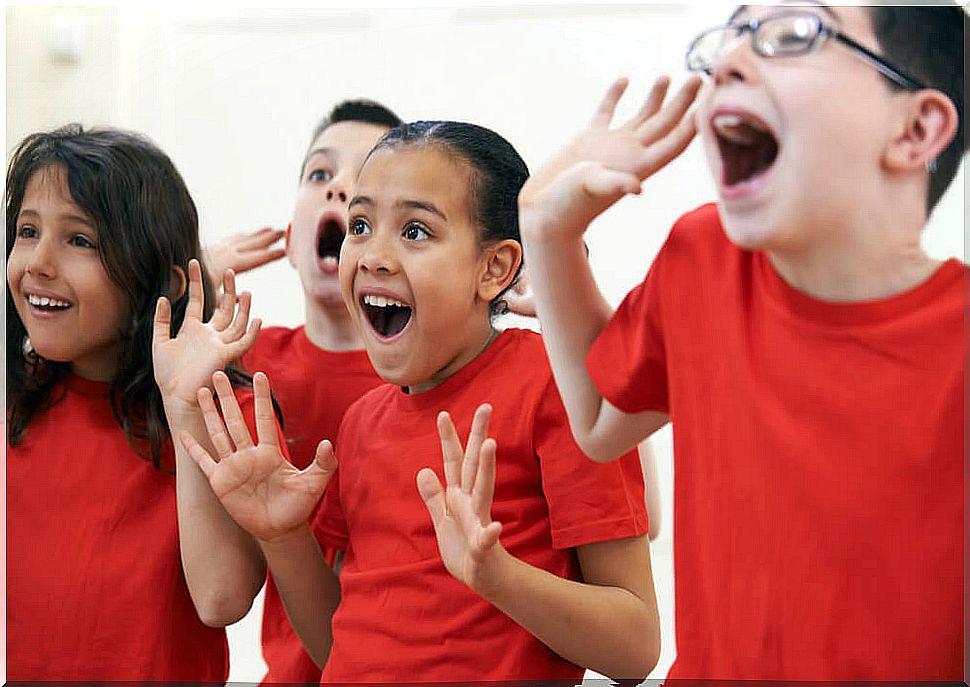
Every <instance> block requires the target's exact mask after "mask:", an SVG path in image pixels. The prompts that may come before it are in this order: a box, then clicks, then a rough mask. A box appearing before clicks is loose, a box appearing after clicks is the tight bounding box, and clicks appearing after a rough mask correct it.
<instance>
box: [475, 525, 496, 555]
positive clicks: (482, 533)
mask: <svg viewBox="0 0 970 687" xmlns="http://www.w3.org/2000/svg"><path fill="white" fill-rule="evenodd" d="M501 534H502V523H500V522H491V523H489V524H488V527H485V528H483V529H481V530H479V532H478V543H477V545H476V547H475V548H477V549H478V550H479V551H480V552H485V551H488V550H489V549H490V548H492V547H493V546H495V545H496V544H497V543H498V540H499V536H500V535H501Z"/></svg>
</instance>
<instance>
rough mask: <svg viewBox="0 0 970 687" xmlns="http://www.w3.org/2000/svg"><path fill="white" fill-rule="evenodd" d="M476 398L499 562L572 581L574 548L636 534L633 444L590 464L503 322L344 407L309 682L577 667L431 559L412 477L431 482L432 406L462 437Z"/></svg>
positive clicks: (435, 462)
mask: <svg viewBox="0 0 970 687" xmlns="http://www.w3.org/2000/svg"><path fill="white" fill-rule="evenodd" d="M485 402H488V403H490V404H492V407H493V414H492V420H491V424H490V431H489V434H490V436H492V437H494V438H495V439H496V441H497V442H498V457H497V460H498V464H497V468H496V484H495V499H494V503H493V505H492V517H493V518H494V519H495V520H497V521H499V522H501V523H502V535H501V542H502V544H503V545H504V546H505V547H506V549H508V551H509V552H510V553H511V554H512V555H513V556H516V557H517V558H519V559H521V560H523V561H525V562H527V563H530V564H532V565H535V566H538V567H540V568H544V569H545V570H548V571H550V572H552V573H553V574H556V575H559V576H561V577H566V578H569V579H573V580H579V579H580V570H579V564H578V561H577V558H576V553H575V549H574V547H576V546H580V545H583V544H589V543H593V542H597V541H607V540H612V539H619V538H622V537H631V536H638V535H641V534H644V533H646V532H647V514H646V509H645V508H644V501H643V475H642V473H641V470H640V463H639V460H638V458H637V455H636V452H635V451H634V452H631V453H630V454H628V455H626V456H624V457H623V458H622V459H620V460H619V461H616V462H614V463H610V464H608V465H597V464H596V463H593V462H592V461H590V460H589V459H588V458H587V457H586V456H585V455H584V454H583V453H582V452H581V451H580V450H579V448H578V447H577V446H576V444H575V442H574V441H573V438H572V434H571V433H570V431H569V425H568V423H567V420H566V414H565V410H564V409H563V406H562V402H561V401H560V399H559V395H558V394H557V392H556V388H555V385H554V382H553V380H552V374H551V371H550V369H549V363H548V361H547V359H546V353H545V349H544V348H543V345H542V340H541V338H540V337H539V335H538V334H535V333H534V332H530V331H525V330H519V329H512V330H507V331H505V332H504V333H503V334H501V335H500V336H499V337H498V338H497V339H496V340H495V342H494V343H493V344H492V345H491V346H490V347H489V348H488V349H487V350H486V351H485V352H484V353H482V354H481V355H480V356H478V358H476V359H475V360H474V361H472V362H471V363H470V364H469V365H467V366H466V367H464V368H463V369H462V370H460V371H459V372H458V373H456V374H455V375H454V376H452V377H451V378H449V379H448V380H446V381H445V382H444V383H443V384H441V385H440V386H438V387H436V388H434V389H432V390H430V391H427V392H424V393H420V394H415V395H408V394H406V393H404V392H403V391H402V389H401V388H400V387H397V386H393V385H384V386H381V387H379V388H377V389H375V390H374V391H371V392H370V393H368V394H367V395H365V396H364V397H363V398H362V399H361V400H360V401H358V402H357V403H355V404H354V405H353V406H351V408H350V410H348V411H347V414H346V416H345V417H344V422H343V425H342V426H341V428H340V435H339V437H338V443H337V460H338V464H339V467H338V470H337V474H336V476H335V478H334V479H335V480H336V481H335V482H332V483H331V484H330V485H328V487H327V492H326V494H325V496H324V505H323V507H322V508H321V509H320V511H319V512H318V517H317V520H316V522H315V523H314V524H315V527H316V528H317V529H318V530H319V531H320V532H321V533H322V535H323V538H324V540H325V541H328V542H329V543H331V544H332V545H334V546H346V547H347V557H346V559H345V561H344V567H343V570H342V571H341V574H340V585H341V601H340V605H339V607H338V608H337V611H336V613H335V614H334V617H333V637H334V641H333V648H332V650H331V653H330V658H329V660H328V662H327V665H326V667H325V668H324V671H323V682H340V681H348V682H358V681H362V682H397V681H401V680H406V681H469V680H507V679H555V678H563V679H573V680H576V679H580V678H581V677H582V675H583V669H582V668H580V667H578V666H576V665H574V664H572V663H569V662H568V661H566V660H565V659H563V658H561V657H559V656H558V655H556V654H555V653H553V652H552V651H551V650H550V649H549V648H547V647H546V646H545V645H544V644H542V643H541V642H540V641H539V640H538V639H536V638H535V637H533V636H532V635H531V634H530V633H529V632H528V631H526V630H525V629H524V628H522V627H521V626H520V625H518V624H516V623H515V622H514V621H513V620H511V619H510V618H509V617H508V616H506V615H505V614H504V613H502V612H501V611H499V610H498V609H497V608H495V607H494V606H492V605H491V604H490V603H488V602H487V601H485V600H484V599H483V598H481V597H480V596H478V595H477V594H475V593H474V592H473V591H471V590H470V589H469V588H468V587H466V586H465V585H463V584H462V583H461V582H459V581H457V580H456V579H454V578H453V577H452V576H451V575H450V574H449V573H448V572H447V570H446V569H445V567H444V564H443V563H442V562H441V558H440V555H439V553H438V546H437V542H436V540H435V534H434V528H433V526H432V524H431V516H430V515H429V514H428V511H427V508H426V507H425V505H424V502H423V501H422V500H421V496H420V495H419V494H418V490H417V486H416V484H415V476H416V475H417V473H418V471H419V470H420V469H421V468H423V467H431V468H433V469H434V470H435V472H436V473H437V474H438V476H439V479H441V480H442V483H444V475H443V470H442V456H441V447H440V441H439V439H438V434H437V430H436V418H437V415H438V413H439V412H440V411H441V410H447V411H448V412H450V413H451V415H452V418H453V419H454V421H455V425H456V427H457V429H458V432H459V436H461V437H462V440H463V441H464V440H465V439H466V438H467V436H468V431H469V429H470V426H471V420H472V416H473V415H474V412H475V409H476V408H477V407H478V406H479V405H480V404H481V403H485Z"/></svg>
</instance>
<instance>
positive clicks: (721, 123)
mask: <svg viewBox="0 0 970 687" xmlns="http://www.w3.org/2000/svg"><path fill="white" fill-rule="evenodd" d="M711 123H712V125H713V127H714V133H715V135H716V136H717V145H718V148H719V149H720V152H721V160H722V163H723V170H724V172H723V181H724V185H725V186H727V187H731V186H736V185H738V184H741V183H744V182H746V181H750V180H751V179H754V178H755V177H757V176H758V175H759V174H762V173H764V172H765V171H767V170H768V169H770V168H771V165H772V164H774V162H775V159H776V158H777V157H778V140H777V139H776V138H775V136H774V134H773V133H772V132H771V130H770V129H769V128H768V126H767V125H765V124H764V122H761V121H759V120H757V119H754V118H751V117H747V116H744V115H739V114H719V115H716V116H715V117H714V119H713V120H712V122H711Z"/></svg>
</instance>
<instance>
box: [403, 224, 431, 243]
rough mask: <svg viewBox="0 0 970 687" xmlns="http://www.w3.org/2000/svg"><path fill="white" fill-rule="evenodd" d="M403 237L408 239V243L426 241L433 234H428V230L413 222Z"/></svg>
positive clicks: (405, 228) (405, 229) (405, 230)
mask: <svg viewBox="0 0 970 687" xmlns="http://www.w3.org/2000/svg"><path fill="white" fill-rule="evenodd" d="M402 236H404V238H406V239H407V240H408V241H424V240H425V239H430V238H431V234H430V233H428V230H427V229H425V228H424V227H422V226H421V225H420V224H417V223H416V222H412V223H411V224H409V225H407V226H406V227H404V233H403V234H402Z"/></svg>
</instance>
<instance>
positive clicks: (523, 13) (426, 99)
mask: <svg viewBox="0 0 970 687" xmlns="http://www.w3.org/2000/svg"><path fill="white" fill-rule="evenodd" d="M730 8H731V5H729V4H726V3H719V4H716V5H710V4H706V3H705V4H704V5H703V6H702V5H700V4H639V5H606V6H592V5H551V4H546V5H541V6H532V7H521V6H519V7H514V6H511V5H509V4H508V3H506V4H505V5H494V4H493V6H485V7H475V8H473V7H457V8H425V9H414V8H403V7H399V8H390V9H388V8H382V9H376V8H374V9H367V8H360V7H357V8H354V9H351V8H345V7H336V6H331V7H326V8H319V7H315V8H296V9H287V10H281V9H258V8H246V9H243V8H239V7H233V6H220V7H206V6H191V5H189V4H188V3H180V4H176V5H174V6H167V7H162V6H158V5H155V6H144V7H136V6H130V7H83V6H74V7H42V6H34V7H26V6H17V7H7V8H6V139H5V151H6V153H7V155H8V156H9V153H10V151H11V150H12V149H13V147H14V146H15V145H16V143H17V142H18V141H19V140H20V139H21V138H22V137H23V136H24V135H26V134H28V133H30V132H33V131H39V130H46V129H52V128H55V127H58V126H61V125H63V124H65V123H68V122H72V121H76V122H81V123H83V124H84V125H86V126H93V125H113V126H118V127H123V128H127V129H134V130H137V131H140V132H142V133H144V134H147V135H148V136H149V137H151V138H152V139H153V140H154V141H155V142H156V143H158V144H159V145H160V146H161V147H162V149H163V150H165V151H166V152H167V153H168V154H169V155H170V156H171V157H172V159H173V160H174V161H175V164H176V166H177V167H178V168H179V170H180V171H181V172H182V174H183V176H184V178H185V180H186V182H187V184H188V187H189V189H190V191H191V192H192V195H193V197H194V198H195V201H196V204H197V205H198V208H199V213H200V218H201V227H202V235H203V241H204V242H213V241H216V240H219V239H220V238H222V237H225V236H227V235H229V234H232V233H236V232H240V231H249V230H254V229H257V228H259V227H262V226H274V227H280V228H282V227H285V226H286V225H287V223H288V222H289V219H290V213H291V211H292V207H293V202H294V199H295V193H296V186H297V181H298V177H299V172H300V163H301V161H302V159H303V154H304V152H305V150H306V147H307V145H308V144H309V142H310V141H309V137H310V133H311V131H312V129H313V127H314V126H315V125H316V124H317V122H318V121H319V120H320V118H321V117H323V116H324V115H325V114H326V113H327V112H328V111H329V109H330V108H331V107H332V106H333V105H334V104H335V103H337V102H339V101H341V100H344V99H346V98H353V97H366V98H371V99H375V100H378V101H380V102H382V103H383V104H385V105H387V106H389V107H391V108H392V109H393V110H395V111H396V112H397V113H398V115H400V116H401V117H402V118H403V119H405V120H415V119H457V120H465V121H472V122H475V123H477V124H481V125H484V126H487V127H489V128H492V129H494V130H496V131H497V132H499V133H501V134H502V135H503V136H505V137H506V138H508V139H509V140H510V141H511V142H512V143H513V144H514V145H515V146H516V147H517V148H518V150H519V152H520V153H521V154H522V156H523V157H524V158H525V160H526V162H527V163H528V164H529V166H530V167H531V168H533V169H535V168H537V167H538V166H539V165H540V164H541V163H542V161H544V160H545V159H546V158H548V157H549V156H550V155H551V154H552V153H553V152H555V150H556V149H557V148H558V147H560V146H561V145H563V144H564V143H565V142H566V141H567V140H568V139H569V137H570V136H571V135H572V134H573V133H574V132H575V131H577V130H578V129H579V128H581V127H583V126H584V125H585V123H586V122H587V121H588V119H589V117H590V115H591V114H592V111H593V109H594V108H595V106H596V104H597V103H598V102H599V99H600V97H601V95H602V93H603V92H604V91H605V89H606V88H607V86H608V85H609V84H610V82H611V81H612V80H613V79H614V78H615V77H616V76H619V75H626V76H629V77H630V79H631V87H630V90H629V93H628V95H627V97H626V98H625V99H624V101H623V102H622V103H621V107H620V112H619V117H618V119H619V120H620V121H622V120H624V119H625V118H626V117H627V116H630V115H632V114H633V112H634V111H635V110H636V108H637V107H638V105H639V104H640V102H641V100H642V97H643V96H645V94H646V92H647V91H648V89H649V87H650V85H651V83H652V80H653V78H655V77H656V76H658V75H659V74H670V75H671V76H672V77H673V79H674V85H675V87H676V85H677V84H678V83H679V82H680V81H682V80H683V79H684V78H686V73H685V71H684V69H683V66H682V62H683V53H684V49H685V48H686V46H687V44H688V42H689V41H690V39H691V38H693V36H694V35H695V34H697V33H698V32H699V31H700V30H701V29H703V28H706V27H707V26H709V25H713V24H717V23H720V22H722V21H724V20H725V19H726V17H727V15H728V14H729V12H730ZM964 189H965V183H964V176H963V171H962V170H961V172H960V175H959V176H958V178H957V179H956V180H955V182H954V184H953V187H952V188H951V190H950V192H949V194H948V195H947V196H946V197H945V198H944V200H943V202H942V203H941V205H940V207H939V208H938V209H937V211H936V213H935V215H934V217H933V218H932V221H931V223H930V226H929V228H928V229H927V231H926V234H925V242H926V246H927V249H928V250H929V252H930V253H931V254H933V255H935V256H937V257H940V258H946V257H950V256H958V257H960V258H965V253H964V240H963V237H964V226H965V222H964V214H963V212H964V210H963V208H964ZM714 198H715V191H714V185H713V183H712V181H711V179H710V176H709V174H708V171H707V167H706V164H705V162H704V159H703V154H702V151H701V147H700V145H699V143H697V142H695V143H694V144H692V146H691V147H690V148H689V149H688V151H687V153H686V154H684V155H683V156H682V157H681V158H679V159H678V160H676V161H675V162H674V163H672V164H671V165H670V166H669V167H668V168H667V169H665V170H663V171H662V172H660V173H659V174H658V175H657V176H656V177H654V178H651V179H650V180H648V182H647V183H646V184H645V187H644V193H643V194H642V195H641V196H640V197H636V198H633V197H631V198H627V199H624V200H623V201H621V202H620V203H619V204H618V205H617V206H616V207H614V208H613V209H611V210H610V211H609V212H608V213H607V214H605V215H604V216H603V217H602V218H600V219H599V220H598V221H597V222H596V223H595V224H594V226H593V228H592V229H591V231H590V232H589V234H588V243H589V246H590V260H591V262H592V265H593V269H594V271H595V273H596V275H597V278H598V280H599V283H600V285H601V287H602V289H603V291H604V293H605V294H606V296H607V298H608V299H609V300H610V301H611V302H612V303H613V304H614V305H615V304H618V303H619V301H620V299H621V298H622V296H623V295H624V294H625V293H626V292H627V291H628V290H629V289H631V288H632V287H633V286H635V285H636V284H637V283H639V282H640V281H641V280H642V278H643V276H644V274H645V273H646V270H647V267H648V266H649V264H650V261H651V260H652V258H653V256H654V255H655V254H656V252H657V250H658V249H659V247H660V246H661V244H662V243H663V241H664V239H665V238H666V235H667V232H668V230H669V228H670V226H671V225H672V223H673V222H674V221H675V220H676V218H677V217H678V216H679V215H680V214H682V213H683V212H685V211H686V210H688V209H691V208H693V207H696V206H697V205H700V204H702V203H705V202H708V201H711V200H713V199H714ZM562 278H563V279H568V278H569V275H562ZM238 281H239V284H240V286H241V288H244V289H250V290H252V292H253V301H254V305H253V311H254V313H255V314H256V315H257V316H259V317H261V318H263V320H264V322H266V323H267V324H280V325H287V326H294V325H296V324H299V323H300V322H302V318H303V302H302V293H301V290H300V287H299V283H298V280H297V278H296V274H295V272H294V271H292V269H291V268H290V266H289V265H288V263H285V262H279V263H276V264H274V265H270V266H267V267H264V268H261V269H259V270H257V271H256V272H253V273H250V274H246V275H243V276H241V277H240V278H239V280H238ZM515 323H516V324H523V323H522V322H518V321H517V322H515ZM525 324H527V325H528V323H525ZM653 444H654V449H655V451H656V454H657V460H658V479H659V482H660V491H661V497H662V508H663V518H662V520H663V526H662V528H661V533H660V536H659V538H658V539H657V540H656V541H655V542H654V543H653V547H652V548H653V556H654V563H653V565H654V579H655V581H656V585H657V593H658V597H659V602H660V611H661V618H662V623H663V653H662V656H661V660H660V664H659V665H658V666H657V669H656V670H655V671H654V673H653V674H652V675H651V677H654V678H658V677H663V676H664V675H665V674H666V672H667V669H668V668H669V666H670V664H671V662H672V661H673V658H674V651H675V649H674V642H673V637H674V635H673V565H672V558H671V542H672V532H671V529H670V523H672V521H673V520H672V517H671V512H670V508H671V493H672V491H671V490H672V480H673V475H672V469H671V436H670V429H669V427H668V428H666V429H665V430H662V431H661V432H660V433H659V434H658V435H656V436H655V438H654V440H653ZM260 612H261V599H260V600H258V601H257V603H256V605H255V606H254V609H253V612H251V613H250V615H249V616H248V617H247V618H246V619H244V620H243V621H241V622H240V623H239V624H237V625H235V626H233V627H232V628H230V644H231V650H232V671H231V674H230V680H232V681H245V682H253V681H258V680H259V679H260V678H261V677H262V675H263V671H264V670H265V665H264V664H263V662H262V659H261V657H260V654H259V643H258V630H259V617H260ZM146 620H149V619H146ZM149 621H150V620H149ZM418 677H419V676H415V678H416V679H417V678H418Z"/></svg>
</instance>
